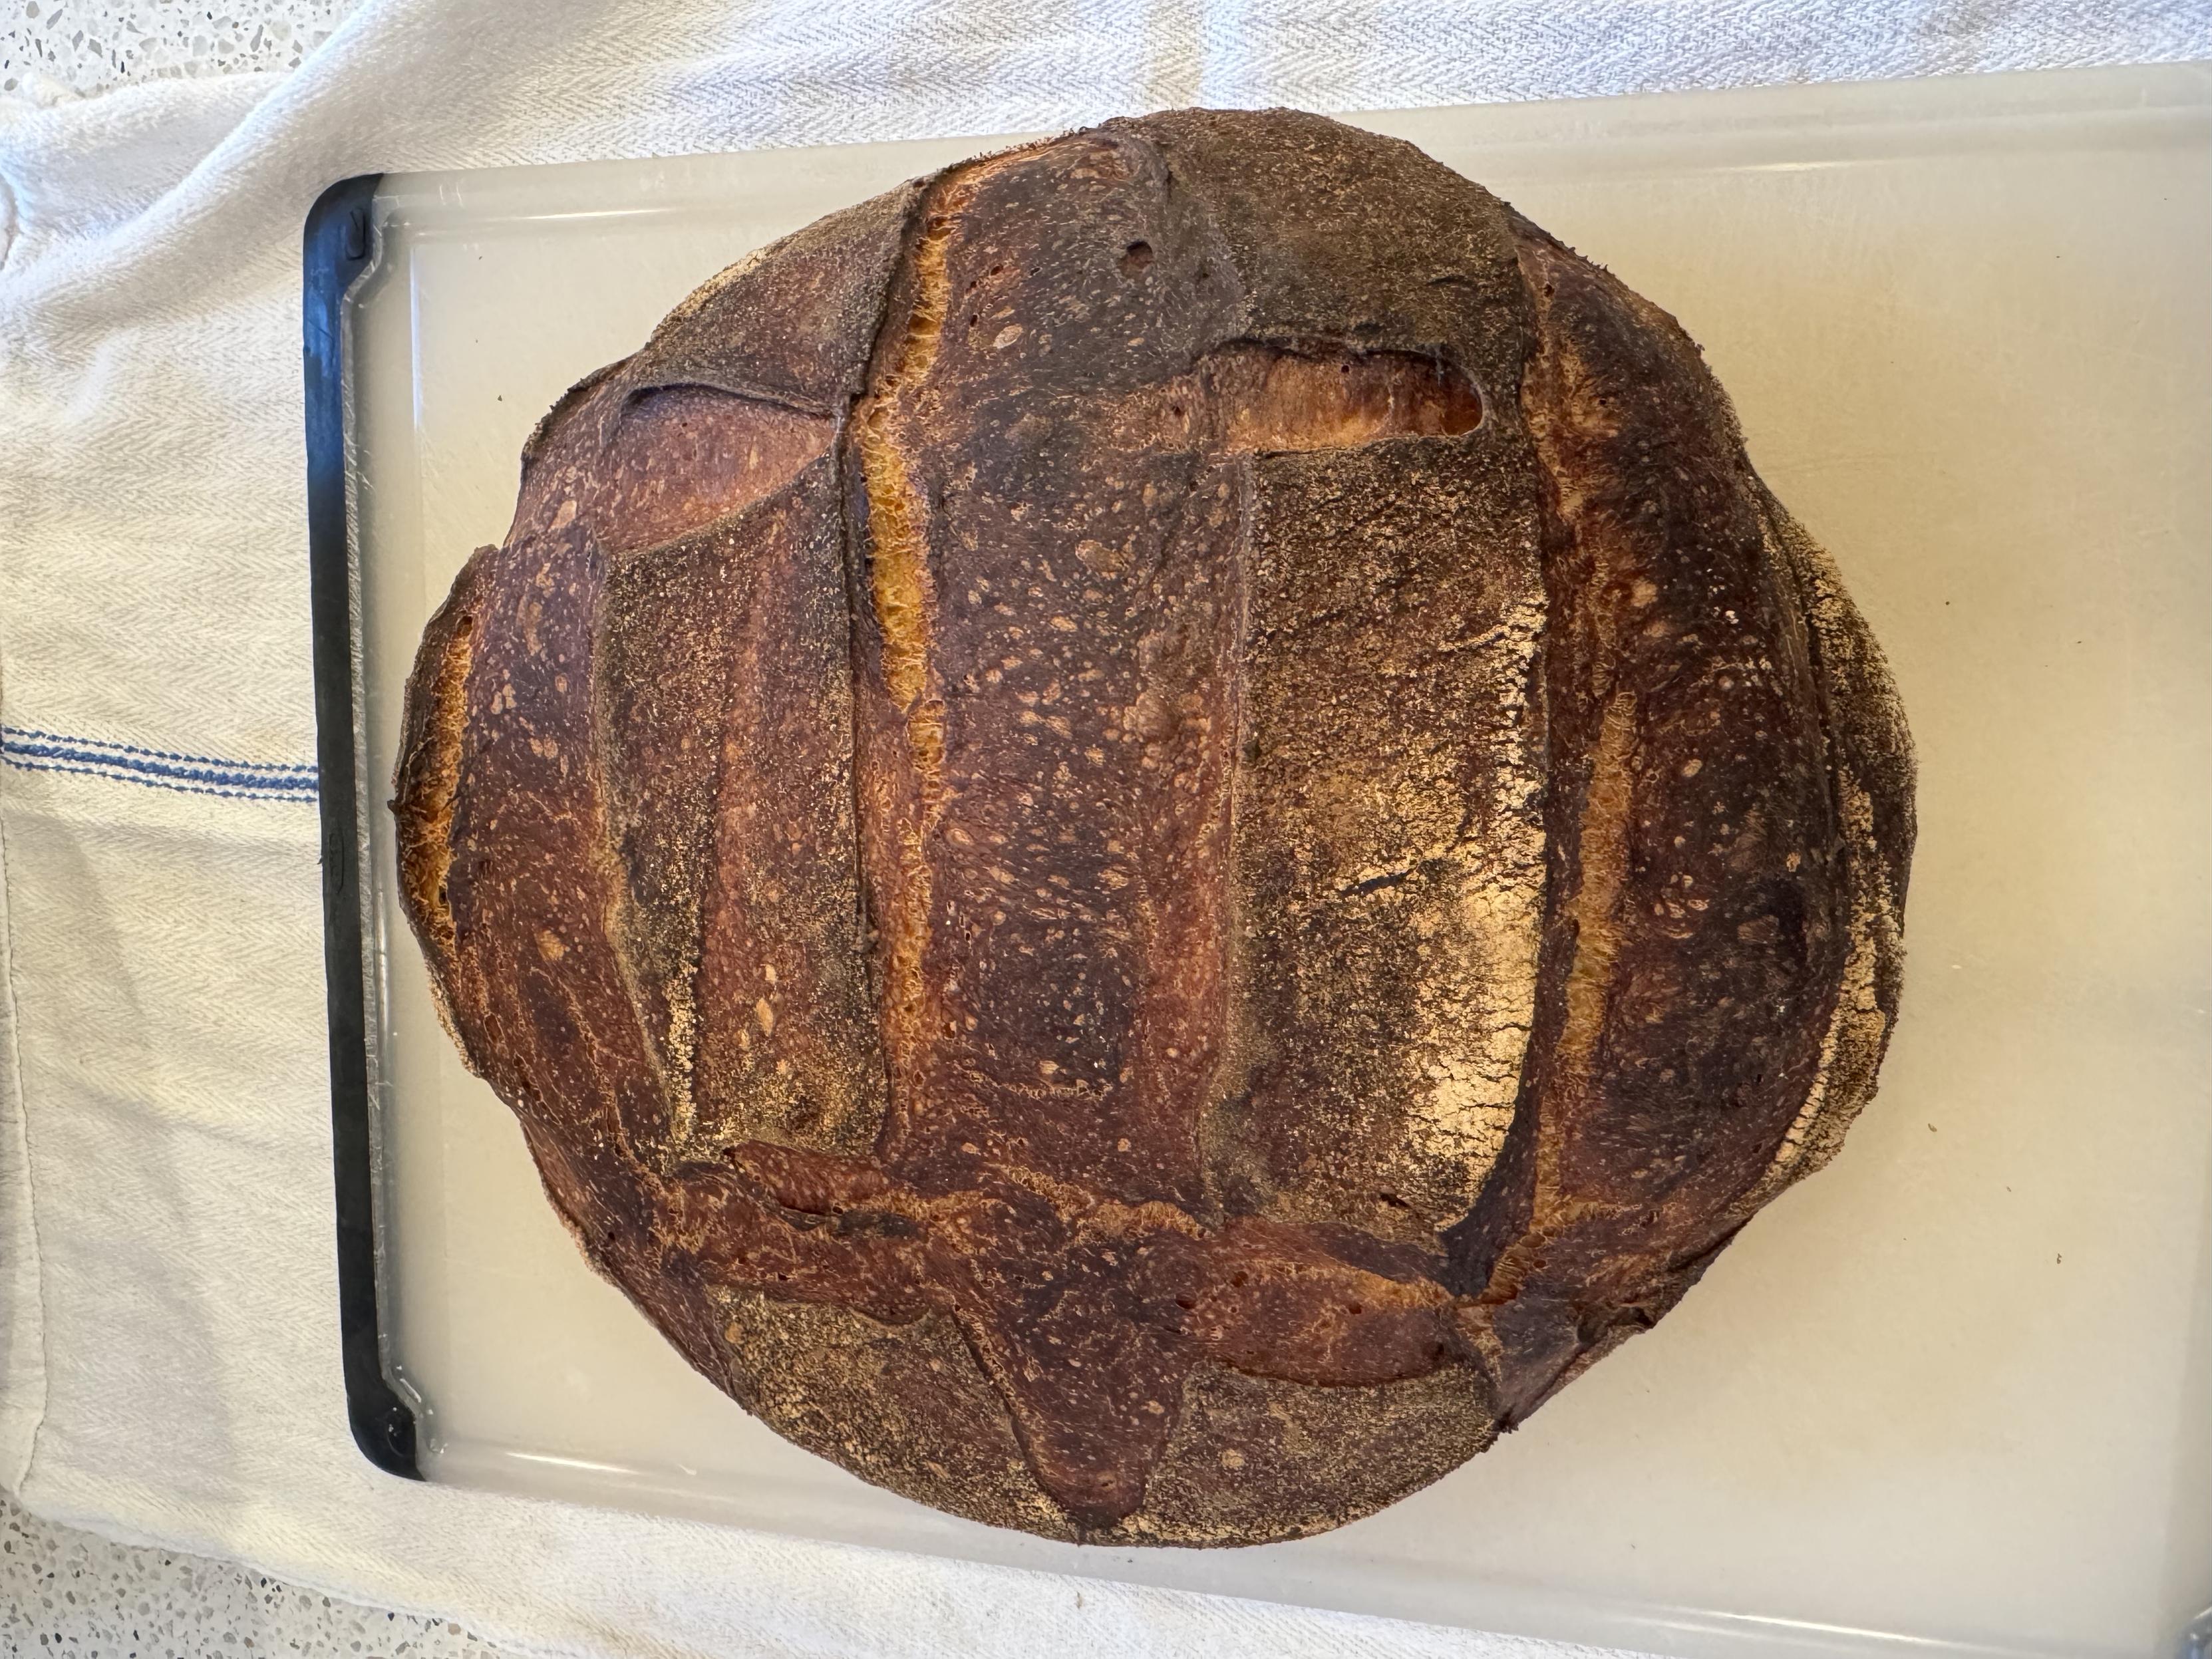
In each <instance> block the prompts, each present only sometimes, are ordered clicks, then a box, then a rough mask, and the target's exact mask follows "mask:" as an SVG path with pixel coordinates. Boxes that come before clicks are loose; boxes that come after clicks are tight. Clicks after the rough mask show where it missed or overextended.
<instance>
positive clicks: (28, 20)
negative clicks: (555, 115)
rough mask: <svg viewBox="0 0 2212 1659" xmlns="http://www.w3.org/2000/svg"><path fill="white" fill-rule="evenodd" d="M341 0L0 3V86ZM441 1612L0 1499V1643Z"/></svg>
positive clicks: (17, 1650) (264, 30) (275, 37)
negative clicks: (317, 1585)
mask: <svg viewBox="0 0 2212 1659" xmlns="http://www.w3.org/2000/svg"><path fill="white" fill-rule="evenodd" d="M352 4H353V0H228V3H227V4H215V5H207V4H196V3H185V0H0V97H21V96H26V95H28V96H33V97H40V98H44V97H51V96H58V95H64V94H68V93H77V94H89V93H96V92H100V91H104V90H106V88H110V87H114V86H118V85H120V84H122V83H123V82H128V81H138V80H153V79H156V78H159V77H162V76H178V75H226V74H234V73H237V72H240V71H241V70H283V69H289V68H292V67H293V66H295V64H298V63H299V61H300V60H301V58H302V57H304V56H305V55H306V54H307V53H308V52H312V51H313V50H314V49H315V47H316V46H319V44H321V42H322V40H323V39H324V38H325V36H326V35H328V34H329V33H330V32H331V29H333V28H334V27H337V23H338V21H339V20H340V19H341V18H342V17H343V16H344V15H345V14H346V12H347V11H348V10H349V9H351V6H352ZM502 1651H503V1650H501V1649H498V1648H495V1647H494V1646H492V1645H491V1644H489V1643H488V1642H485V1641H483V1639H481V1638H478V1637H476V1636H473V1635H471V1633H470V1632H467V1631H465V1630H464V1629H462V1627H461V1626H459V1625H458V1624H454V1623H452V1622H450V1621H448V1620H440V1619H422V1618H415V1617H410V1616H409V1615H407V1614H405V1613H384V1612H381V1611H379V1610H377V1609H375V1608H371V1607H356V1606H355V1605H354V1604H353V1603H351V1602H348V1601H337V1600H335V1599H334V1598H332V1597H331V1596H327V1595H321V1594H320V1593H319V1592H317V1591H314V1590H309V1589H300V1588H299V1587H298V1586H296V1585H292V1584H287V1583H281V1582H280V1581H278V1580H276V1579H274V1578H264V1577H262V1576H261V1575H260V1574H259V1573H257V1572H252V1571H247V1570H246V1569H245V1568H243V1567H239V1566H234V1565H229V1564H227V1563H223V1562H217V1561H208V1560H204V1559H201V1558H199V1557H197V1556H193V1555H185V1554H180V1553H178V1552H176V1551H173V1550H148V1549H134V1548H131V1547H126V1546H124V1545H120V1544H112V1543H109V1542H108V1541H106V1540H105V1539H101V1538H95V1537H94V1536H93V1535H92V1534H88V1533H82V1532H78V1531H76V1530H74V1529H72V1528H68V1527H58V1526H54V1525H52V1524H51V1523H49V1522H45V1521H41V1520H40V1519H38V1518H37V1517H36V1516H32V1515H30V1514H27V1513H26V1512H25V1511H24V1510H21V1509H20V1508H18V1507H17V1506H16V1505H15V1504H13V1503H11V1502H9V1500H8V1499H7V1498H5V1497H4V1496H0V1654H5V1655H9V1656H14V1655H19V1654H20V1655H40V1656H44V1655H47V1654H58V1655H66V1656H69V1659H261V1656H264V1655H267V1656H282V1655H289V1654H301V1655H312V1656H314V1659H324V1656H331V1659H399V1656H402V1655H405V1656H420V1659H499V1656H500V1655H501V1653H502Z"/></svg>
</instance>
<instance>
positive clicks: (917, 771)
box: [854, 151, 1021, 1123]
mask: <svg viewBox="0 0 2212 1659" xmlns="http://www.w3.org/2000/svg"><path fill="white" fill-rule="evenodd" d="M1020 153H1021V152H1018V151H1017V152H1013V154H1016V155H1018V154H1020ZM1008 159H1010V157H1004V156H1002V157H997V158H994V159H993V160H991V161H981V162H976V163H973V164H971V165H970V166H969V167H963V168H961V169H958V170H957V171H954V172H952V173H948V174H946V175H945V178H944V179H943V180H942V181H941V182H940V183H939V185H938V186H937V188H936V190H935V191H933V192H932V193H931V195H930V196H928V197H926V198H925V199H924V201H923V204H922V208H921V216H920V225H921V234H920V236H919V237H918V238H917V239H916V240H915V244H914V249H913V252H912V253H911V255H910V256H909V258H910V265H909V270H910V273H911V276H910V285H909V289H908V293H909V298H908V312H907V316H906V320H905V324H904V326H903V327H902V329H901V330H900V331H899V333H898V336H897V337H896V343H893V344H892V345H891V347H890V351H889V353H888V356H887V357H885V358H884V360H883V361H882V366H881V367H880V368H878V370H877V371H876V374H875V376H874V379H873V380H872V384H871V385H870V386H869V388H868V392H867V395H866V398H864V399H863V400H862V402H861V404H860V409H859V410H858V411H857V414H856V416H855V419H854V434H855V436H856V440H857V447H858V449H859V453H860V478H861V485H862V488H863V489H864V490H865V492H866V496H867V502H868V558H867V571H868V581H867V588H868V597H869V599H870V600H871V602H872V607H873V610H874V612H875V618H876V627H877V631H878V636H879V638H880V639H881V641H882V650H883V675H884V686H885V689H886V690H888V691H889V693H890V699H891V702H892V704H893V706H894V707H895V708H896V709H897V710H898V712H899V714H900V715H901V716H902V718H903V720H904V721H905V728H906V747H907V757H906V758H907V763H908V766H909V767H910V768H911V769H912V774H913V781H914V802H913V805H912V807H911V809H910V811H909V813H908V817H907V821H906V822H905V823H903V824H902V825H901V826H900V829H899V831H898V881H897V886H896V891H895V892H893V893H892V894H891V895H890V896H889V902H888V903H887V905H886V907H885V913H884V915H882V916H881V917H880V919H879V921H878V925H879V926H880V927H882V929H883V933H884V947H885V948H884V987H883V1020H884V1038H885V1042H884V1049H885V1058H886V1060H888V1061H889V1062H890V1067H891V1072H892V1074H893V1076H894V1077H897V1076H898V1075H899V1074H900V1073H902V1072H903V1073H905V1074H906V1079H907V1081H908V1084H909V1085H911V1083H912V1081H913V1079H914V1078H915V1075H916V1074H917V1073H918V1071H919V1060H920V1057H921V1052H922V1050H923V1049H924V1048H925V1047H926V1033H925V1028H926V1020H925V1017H924V1013H923V1004H924V1002H925V1000H926V998H927V992H926V990H925V988H924V986H923V981H922V953H923V951H924V949H925V948H926V947H927V944H928V940H929V909H930V899H931V895H932V890H933V884H932V879H931V872H930V866H929V859H928V854H927V846H928V842H929V836H930V834H931V832H932V831H933V829H935V828H936V827H937V823H938V821H939V819H940V818H941V817H943V816H944V808H945V698H944V693H943V689H942V688H941V687H940V686H939V684H937V678H936V675H935V673H934V671H933V669H932V667H931V664H930V635H931V619H932V617H933V616H934V615H935V614H936V608H937V594H936V590H935V585H934V583H933V580H932V577H931V574H930V569H929V538H928V523H927V520H928V507H927V501H926V500H925V498H924V495H923V492H922V489H921V486H920V485H919V484H918V483H916V481H915V478H914V477H913V476H912V471H911V467H910V465H909V462H908V451H909V449H910V447H912V444H913V442H914V440H915V436H916V435H917V433H916V428H917V427H918V426H919V425H920V424H921V422H922V419H923V411H922V408H921V405H922V401H923V392H922V386H923V382H924V381H925V380H927V378H928V375H929V370H930V367H931V365H932V364H933V363H934V362H936V359H937V350H938V345H939V341H940V339H941V338H942V337H943V333H944V328H945V313H946V311H947V301H946V295H947V289H948V288H949V286H950V279H949V277H948V276H946V273H945V258H946V255H947V252H948V251H949V248H950V245H951V240H952V231H953V226H954V224H955V222H956V221H957V218H958V216H959V214H960V212H961V210H963V208H965V207H966V206H967V204H968V203H969V201H970V200H971V199H972V197H974V195H975V187H976V186H977V185H979V184H980V183H981V181H982V179H985V178H986V177H987V176H988V175H989V174H990V173H993V172H994V171H996V170H997V168H998V167H1000V166H1001V165H1003V164H1004V162H1005V161H1006V160H1008ZM892 1113H893V1116H892V1119H891V1121H892V1122H893V1123H896V1121H898V1113H899V1107H898V1102H897V1099H896V1096H895V1097H894V1099H893V1103H892Z"/></svg>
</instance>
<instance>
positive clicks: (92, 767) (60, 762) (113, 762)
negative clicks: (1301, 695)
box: [0, 726, 316, 801]
mask: <svg viewBox="0 0 2212 1659" xmlns="http://www.w3.org/2000/svg"><path fill="white" fill-rule="evenodd" d="M0 761H4V762H6V763H8V764H9V765H10V766H14V767H19V768H21V769H22V770H24V771H27V772H70V773H75V774H76V775H80V776H84V777H95V778H106V779H109V780H111V781H114V782H117V783H135V784H139V785H141V786H143V787H146V788H149V789H175V790H180V791H182V792H183V793H186V794H192V795H226V796H229V797H231V798H233V799H240V800H289V801H313V799H315V793H316V792H315V769H314V768H313V766H301V765H289V764H280V763H275V762H270V761H236V760H222V759H218V758H216V757H214V756H212V755H188V754H182V753H179V752H177V751H174V750H167V749H146V748H142V747H140V746H139V745H138V744H130V743H109V742H106V741H105V740H104V739H101V738H71V737H64V736H63V735H62V734H61V733H59V732H41V731H38V730H36V729H34V728H33V727H30V726H0Z"/></svg>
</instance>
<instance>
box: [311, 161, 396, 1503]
mask: <svg viewBox="0 0 2212 1659" xmlns="http://www.w3.org/2000/svg"><path fill="white" fill-rule="evenodd" d="M382 177H383V175H382V174H381V173H362V174H360V175H359V176H357V177H356V178H351V179H340V180H339V181H338V182H337V184H334V185H331V187H330V188H329V189H328V190H326V191H324V192H323V193H322V194H321V195H320V196H319V197H316V199H315V204H314V206H313V207H312V208H310V209H309V210H307V223H306V225H305V227H304V228H303V231H302V234H301V293H300V312H301V331H302V347H303V355H304V357H305V367H306V372H307V578H308V584H309V590H310V600H309V612H310V616H311V617H312V629H313V637H314V657H315V763H316V769H317V772H318V774H319V781H320V785H321V788H320V798H321V805H322V815H323V823H322V831H323V848H322V862H323V978H324V984H325V994H326V995H327V998H328V1005H329V1024H330V1043H331V1167H332V1170H333V1171H334V1172H335V1174H336V1176H337V1245H338V1340H339V1345H340V1350H341V1352H342V1355H343V1363H344V1367H345V1391H346V1416H347V1419H348V1421H349V1425H350V1426H351V1427H352V1430H353V1438H354V1443H355V1444H356V1445H357V1446H359V1447H360V1448H361V1450H362V1455H363V1456H365V1457H366V1458H368V1461H369V1462H372V1463H374V1464H375V1465H376V1467H377V1468H380V1469H383V1470H385V1471H386V1472H387V1473H389V1474H398V1475H404V1476H406V1477H408V1478H409V1479H410V1480H421V1479H422V1471H421V1470H420V1469H419V1468H417V1467H416V1461H415V1439H416V1435H415V1413H414V1412H413V1410H412V1409H410V1407H409V1406H408V1404H407V1402H406V1401H404V1400H403V1399H401V1398H400V1396H399V1395H398V1392H397V1391H395V1390H394V1389H393V1388H392V1382H391V1379H390V1378H388V1377H387V1376H386V1375H385V1374H384V1342H383V1321H382V1308H381V1304H380V1299H379V1297H378V1295H377V1273H376V1188H375V1182H374V1173H373V1169H372V1158H373V1140H372V1137H373V1135H374V1125H373V1123H372V1122H371V1121H370V1114H369V1098H368V994H367V986H366V983H365V981H364V979H363V976H362V933H361V928H362V902H361V898H362V890H361V882H362V857H361V855H362V848H361V844H360V834H359V828H358V826H359V823H360V818H359V811H360V801H361V787H362V780H361V778H360V777H359V776H358V775H356V770H355V764H354V756H355V753H356V749H355V735H356V729H357V725H356V722H357V719H358V714H359V708H358V705H357V702H356V696H355V687H354V669H353V665H354V623H353V568H354V559H353V547H352V538H351V532H350V526H349V521H348V517H347V513H346V454H345V415H346V411H345V348H346V329H345V301H346V293H347V290H348V289H350V288H351V287H352V286H353V284H354V283H355V282H356V281H357V280H358V279H359V278H360V276H362V273H363V272H364V271H366V270H368V268H369V266H370V265H371V264H373V263H374V258H375V252H376V238H375V232H374V226H373V225H372V223H371V222H370V217H369V204H370V202H371V199H372V198H373V197H374V196H375V194H376V187H377V185H378V184H379V182H380V180H381V179H382Z"/></svg>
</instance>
